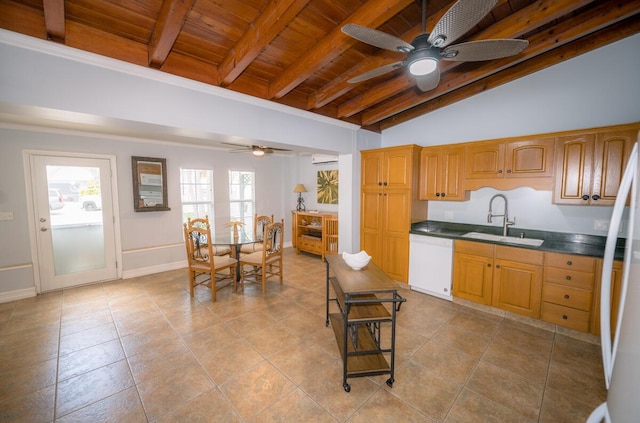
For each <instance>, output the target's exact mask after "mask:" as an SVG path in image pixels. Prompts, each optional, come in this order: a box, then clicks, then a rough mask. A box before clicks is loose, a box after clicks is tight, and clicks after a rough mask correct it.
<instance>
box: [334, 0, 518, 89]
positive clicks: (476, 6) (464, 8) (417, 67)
mask: <svg viewBox="0 0 640 423" xmlns="http://www.w3.org/2000/svg"><path fill="white" fill-rule="evenodd" d="M497 3H498V0H458V1H457V2H456V3H455V4H454V5H453V6H451V8H449V10H447V12H446V13H445V14H444V15H443V16H442V18H441V19H440V20H439V21H438V23H437V24H436V25H435V27H434V28H433V31H432V32H431V33H430V34H429V33H427V32H426V19H427V1H426V0H422V27H421V28H422V33H421V34H420V35H418V36H417V37H416V38H414V40H413V41H411V43H410V44H409V43H407V42H405V41H403V40H401V39H400V38H397V37H394V36H393V35H389V34H387V33H384V32H381V31H378V30H375V29H371V28H367V27H364V26H360V25H356V24H347V25H344V26H343V27H342V32H343V33H345V34H347V35H349V36H351V37H353V38H355V39H356V40H358V41H362V42H363V43H367V44H370V45H372V46H374V47H379V48H383V49H385V50H391V51H395V52H400V53H406V54H407V57H406V59H405V60H401V61H399V62H395V63H391V64H388V65H385V66H381V67H379V68H376V69H373V70H370V71H368V72H365V73H363V74H361V75H359V76H356V77H354V78H351V79H350V80H349V81H348V82H349V83H357V82H362V81H366V80H368V79H371V78H374V77H376V76H380V75H383V74H385V73H387V72H391V71H392V70H394V69H398V68H401V67H407V69H408V70H409V73H410V74H411V75H412V76H413V77H414V78H415V80H416V85H417V86H418V88H419V89H420V90H421V91H429V90H432V89H434V88H436V87H437V86H438V83H439V82H440V69H438V62H439V61H440V60H452V61H457V62H474V61H482V60H492V59H499V58H502V57H509V56H514V55H516V54H518V53H520V52H521V51H522V50H524V49H525V48H526V47H527V45H529V42H528V41H527V40H517V39H497V40H480V41H470V42H467V43H460V44H454V45H451V43H453V42H454V41H455V40H457V39H458V38H460V37H461V36H463V35H464V34H465V33H466V32H467V31H469V30H470V29H471V28H473V26H475V25H476V24H477V23H478V22H480V20H481V19H482V18H483V17H484V16H485V15H486V14H487V13H489V12H490V11H491V9H493V7H494V6H495V5H496V4H497Z"/></svg>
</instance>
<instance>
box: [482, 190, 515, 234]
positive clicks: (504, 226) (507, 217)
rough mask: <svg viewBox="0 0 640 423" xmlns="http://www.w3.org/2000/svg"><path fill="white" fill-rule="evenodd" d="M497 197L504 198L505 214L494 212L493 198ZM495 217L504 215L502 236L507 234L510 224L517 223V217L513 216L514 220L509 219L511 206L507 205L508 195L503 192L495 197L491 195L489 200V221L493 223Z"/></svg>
mask: <svg viewBox="0 0 640 423" xmlns="http://www.w3.org/2000/svg"><path fill="white" fill-rule="evenodd" d="M496 197H500V198H502V199H503V200H504V214H493V211H492V210H493V200H495V199H496ZM494 217H502V218H503V221H502V236H507V229H508V227H509V225H515V224H516V219H515V217H514V218H513V221H512V222H510V221H509V206H508V205H507V197H505V196H504V195H502V194H496V195H494V196H493V197H491V200H489V215H488V216H487V222H489V223H491V221H492V219H493V218H494Z"/></svg>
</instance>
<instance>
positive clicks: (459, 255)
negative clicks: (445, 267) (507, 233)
mask: <svg viewBox="0 0 640 423" xmlns="http://www.w3.org/2000/svg"><path fill="white" fill-rule="evenodd" d="M494 249H495V246H494V245H492V244H485V243H481V242H473V241H462V240H458V239H456V240H455V242H454V254H453V295H454V296H456V297H460V298H464V299H465V300H469V301H473V302H475V303H479V304H484V305H491V300H492V288H493V253H494Z"/></svg>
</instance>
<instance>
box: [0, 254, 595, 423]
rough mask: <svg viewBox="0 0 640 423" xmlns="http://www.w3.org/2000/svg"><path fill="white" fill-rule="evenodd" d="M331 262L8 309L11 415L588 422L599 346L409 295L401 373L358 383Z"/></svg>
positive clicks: (4, 318)
mask: <svg viewBox="0 0 640 423" xmlns="http://www.w3.org/2000/svg"><path fill="white" fill-rule="evenodd" d="M324 272H325V265H324V264H323V263H321V261H320V260H319V258H318V257H316V256H311V255H305V254H301V255H296V254H295V253H294V252H293V251H292V250H291V249H290V248H289V249H287V251H286V255H285V283H284V285H282V286H280V285H279V284H278V283H277V282H270V283H269V286H268V293H267V294H266V295H262V293H261V292H260V289H259V287H258V286H249V287H247V288H246V289H245V292H244V294H241V293H234V292H232V291H231V290H230V289H224V290H222V291H220V292H219V296H218V301H217V302H216V303H212V302H211V300H210V292H209V290H208V288H206V287H200V288H198V289H197V290H196V298H195V299H190V298H189V292H188V282H187V272H186V270H177V271H171V272H166V273H161V274H156V275H149V276H144V277H140V278H135V279H129V280H123V281H114V282H109V283H103V284H97V285H91V286H86V287H80V288H74V289H67V290H64V291H61V292H55V293H49V294H45V295H40V296H38V297H36V298H32V299H26V300H21V301H15V302H11V303H4V304H0V421H2V422H9V421H10V422H30V423H31V422H53V421H55V422H98V421H113V422H147V421H149V422H200V421H202V422H204V421H211V422H311V421H313V422H336V421H338V422H367V423H371V422H392V421H393V422H396V421H397V422H554V423H558V422H583V421H584V420H585V418H586V417H587V416H588V414H589V412H590V410H592V409H593V408H594V407H595V406H596V405H597V404H599V403H600V402H602V401H603V400H604V398H605V390H604V382H603V377H602V366H601V359H600V350H599V347H598V346H596V345H592V344H589V343H586V342H584V341H579V340H575V339H573V338H570V337H567V336H566V335H560V334H557V333H555V334H554V333H552V332H547V331H544V330H542V329H538V328H533V327H531V326H527V325H525V324H522V323H516V322H514V321H511V320H506V319H503V318H501V317H497V316H493V315H488V314H484V313H482V312H479V311H474V310H471V309H467V308H465V307H463V306H460V305H457V304H452V303H450V302H447V301H443V300H439V299H436V298H434V297H430V296H428V295H424V294H420V293H416V292H412V291H409V290H406V289H405V288H403V289H402V291H401V292H402V295H404V296H405V297H406V298H407V302H406V303H405V304H404V305H403V306H402V308H401V310H400V313H399V315H398V327H397V340H396V351H397V354H396V374H395V383H394V385H393V388H389V387H388V386H387V385H386V384H385V383H384V382H385V380H386V379H387V376H377V377H371V378H369V377H364V378H353V379H349V382H350V383H351V392H350V393H346V392H345V391H344V390H343V388H342V373H341V372H342V364H341V360H340V357H339V353H338V348H337V346H336V342H335V338H334V335H333V331H332V329H331V328H327V327H325V324H324V322H325V316H324V314H325V294H324V293H325V283H324V280H325V279H324V276H325V273H324Z"/></svg>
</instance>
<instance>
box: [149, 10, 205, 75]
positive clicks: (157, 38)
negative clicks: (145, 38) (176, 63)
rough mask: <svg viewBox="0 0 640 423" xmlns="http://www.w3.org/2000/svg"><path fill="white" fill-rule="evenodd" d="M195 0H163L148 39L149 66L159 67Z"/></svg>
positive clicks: (167, 54) (169, 50) (165, 58)
mask: <svg viewBox="0 0 640 423" xmlns="http://www.w3.org/2000/svg"><path fill="white" fill-rule="evenodd" d="M194 3H195V0H164V1H163V2H162V8H161V9H160V15H159V16H158V20H157V21H156V25H155V27H154V28H153V33H152V34H151V40H149V66H150V67H152V68H156V69H160V68H161V67H162V65H163V64H164V62H165V60H167V57H168V56H169V53H170V52H171V49H172V48H173V44H174V43H175V42H176V39H177V38H178V35H180V31H182V27H183V26H184V23H185V21H186V20H187V16H188V15H189V12H190V11H191V9H192V8H193V5H194Z"/></svg>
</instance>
